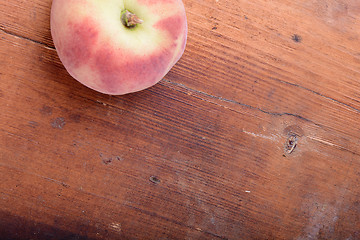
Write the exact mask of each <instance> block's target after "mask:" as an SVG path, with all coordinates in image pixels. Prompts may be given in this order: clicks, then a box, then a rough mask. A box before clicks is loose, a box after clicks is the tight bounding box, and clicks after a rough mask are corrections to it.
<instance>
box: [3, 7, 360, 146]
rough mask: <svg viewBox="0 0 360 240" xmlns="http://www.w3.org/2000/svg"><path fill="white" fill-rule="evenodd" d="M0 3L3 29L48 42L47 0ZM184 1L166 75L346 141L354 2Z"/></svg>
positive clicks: (357, 46) (353, 96)
mask: <svg viewBox="0 0 360 240" xmlns="http://www.w3.org/2000/svg"><path fill="white" fill-rule="evenodd" d="M34 3H35V6H36V7H35V8H34ZM2 4H3V6H2V9H3V14H2V19H1V22H2V25H1V26H0V27H1V29H3V31H6V32H9V33H14V34H16V35H19V36H23V37H25V38H30V39H33V40H34V41H38V42H42V43H44V44H45V45H46V46H50V47H52V46H53V45H52V42H51V35H50V30H49V9H50V6H51V1H46V2H43V1H39V0H36V1H34V2H33V1H30V2H26V3H24V2H22V1H19V0H13V1H10V2H6V3H5V2H4V3H2ZM185 5H186V7H187V10H188V20H189V41H188V46H187V49H186V52H185V55H184V57H183V58H182V60H181V61H180V63H179V64H178V65H177V66H176V67H175V68H174V69H173V70H172V71H171V72H170V73H169V74H168V76H167V79H169V80H171V81H174V82H177V83H181V84H184V85H185V86H186V87H188V88H190V89H193V90H196V91H201V92H204V93H206V94H210V95H212V96H214V97H215V98H221V99H224V100H228V101H233V102H237V103H238V104H245V105H247V106H249V107H252V108H256V109H258V110H259V111H262V112H267V113H269V114H275V115H284V114H285V115H292V116H295V117H300V118H304V119H307V120H309V121H312V122H314V123H316V124H318V125H321V126H323V127H324V128H329V129H333V130H336V131H338V132H339V134H343V133H347V134H346V136H344V137H345V138H346V139H347V140H346V141H352V140H351V138H352V137H354V138H358V137H359V135H354V133H355V132H359V127H358V124H357V123H358V122H359V117H358V116H359V113H360V105H359V102H360V95H359V94H358V93H359V92H360V84H359V83H358V81H357V79H359V78H360V72H359V71H358V69H359V67H360V61H359V59H360V55H359V52H360V43H359V41H358V37H359V35H360V30H359V28H357V27H355V26H357V24H358V23H359V17H358V16H359V15H358V14H357V13H358V12H359V11H360V10H359V9H360V3H358V2H356V1H342V2H335V1H332V2H331V3H329V4H328V6H327V7H326V6H325V5H324V4H322V3H321V2H318V1H310V2H306V3H303V2H302V1H295V2H289V1H284V0H282V1H280V0H279V1H272V2H268V1H260V2H256V3H251V2H248V1H229V2H225V1H217V2H216V1H212V2H209V1H196V2H193V1H185ZM14 6H22V7H21V8H20V9H22V10H23V12H22V14H18V15H19V16H18V15H12V14H11V9H13V8H14ZM29 9H34V10H33V11H29ZM34 16H36V18H34ZM18 18H21V19H18ZM34 21H35V22H36V24H30V23H33V22H34ZM24 23H26V24H29V25H24ZM294 36H298V37H297V38H298V39H297V38H296V39H297V40H296V41H295V40H294V39H293V38H294ZM180 79H181V80H180ZM319 113H321V114H319ZM341 145H344V144H343V143H341ZM344 147H345V146H344ZM357 147H358V146H357ZM352 150H353V151H354V149H352Z"/></svg>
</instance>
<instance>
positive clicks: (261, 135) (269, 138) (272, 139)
mask: <svg viewBox="0 0 360 240" xmlns="http://www.w3.org/2000/svg"><path fill="white" fill-rule="evenodd" d="M243 133H245V134H248V135H250V136H253V137H259V138H263V139H267V140H271V141H277V140H278V137H277V136H276V135H273V134H272V135H271V136H267V135H263V134H259V133H253V132H248V131H245V130H244V129H243Z"/></svg>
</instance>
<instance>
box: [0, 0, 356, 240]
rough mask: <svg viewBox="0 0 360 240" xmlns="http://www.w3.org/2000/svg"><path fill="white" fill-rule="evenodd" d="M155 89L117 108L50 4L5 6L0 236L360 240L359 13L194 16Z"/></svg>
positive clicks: (314, 10)
mask: <svg viewBox="0 0 360 240" xmlns="http://www.w3.org/2000/svg"><path fill="white" fill-rule="evenodd" d="M184 4H185V7H186V11H187V17H188V24H189V35H188V43H187V48H186V51H185V53H184V55H183V57H182V59H181V60H180V61H179V62H178V64H177V65H176V66H175V67H174V68H173V69H172V70H171V71H170V72H169V73H168V74H167V76H166V77H165V78H164V79H163V80H162V81H161V82H160V83H159V84H157V85H155V86H154V87H151V88H150V89H147V90H144V91H141V92H138V93H134V94H128V95H125V96H108V95H104V94H100V93H97V92H95V91H93V90H90V89H88V88H87V87H84V86H83V85H81V84H79V83H78V82H77V81H75V80H74V79H73V78H71V77H70V76H69V74H68V73H67V72H66V70H65V69H64V67H63V65H62V64H61V62H60V61H59V58H58V56H57V53H56V51H55V48H54V45H53V42H52V39H51V34H50V26H49V25H50V24H49V12H50V7H51V0H30V1H23V0H7V1H5V0H4V1H1V3H0V60H1V61H0V110H1V113H0V136H1V138H0V174H1V183H0V236H1V237H2V238H10V239H349V240H355V239H360V124H359V121H360V28H359V26H360V2H359V1H358V0H328V1H324V0H306V1H303V0H295V1H294V0H272V1H268V0H258V1H250V0H247V1H246V0H184Z"/></svg>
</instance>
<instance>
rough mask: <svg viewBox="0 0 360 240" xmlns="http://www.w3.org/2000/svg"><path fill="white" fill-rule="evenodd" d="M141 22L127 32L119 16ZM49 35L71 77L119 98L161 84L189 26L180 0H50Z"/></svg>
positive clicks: (175, 57) (176, 57)
mask: <svg viewBox="0 0 360 240" xmlns="http://www.w3.org/2000/svg"><path fill="white" fill-rule="evenodd" d="M124 9H128V10H129V11H131V12H132V13H134V14H136V15H137V16H138V17H139V18H141V19H142V20H143V23H142V24H141V25H137V26H136V27H135V28H131V29H130V28H127V27H125V26H124V25H123V24H122V23H121V21H120V17H121V11H122V10H124ZM51 34H52V37H53V41H54V44H55V47H56V50H57V52H58V55H59V58H60V60H61V62H62V63H63V65H64V66H65V68H66V70H67V71H68V72H69V74H70V75H71V76H72V77H74V78H75V79H77V80H78V81H79V82H81V83H82V84H84V85H86V86H88V87H89V88H92V89H94V90H96V91H99V92H102V93H106V94H111V95H120V94H126V93H130V92H136V91H140V90H143V89H145V88H148V87H150V86H152V85H154V84H156V83H157V82H158V81H160V80H161V79H162V78H163V77H164V76H165V75H166V73H168V71H169V70H170V69H171V68H172V67H173V66H174V64H175V63H176V62H177V61H178V60H179V59H180V57H181V56H182V54H183V52H184V50H185V45H186V38H187V22H186V15H185V9H184V6H183V3H182V1H181V0H156V1H155V0H126V1H123V0H53V3H52V9H51Z"/></svg>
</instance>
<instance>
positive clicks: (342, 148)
mask: <svg viewBox="0 0 360 240" xmlns="http://www.w3.org/2000/svg"><path fill="white" fill-rule="evenodd" d="M307 138H309V139H311V140H313V141H317V142H319V143H322V144H325V145H328V146H330V147H335V148H338V149H341V150H344V151H348V152H351V153H352V154H355V155H360V153H359V152H355V151H353V150H351V149H348V148H345V147H342V146H340V145H337V144H335V143H332V142H329V141H326V140H324V139H321V138H318V137H314V136H307Z"/></svg>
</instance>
